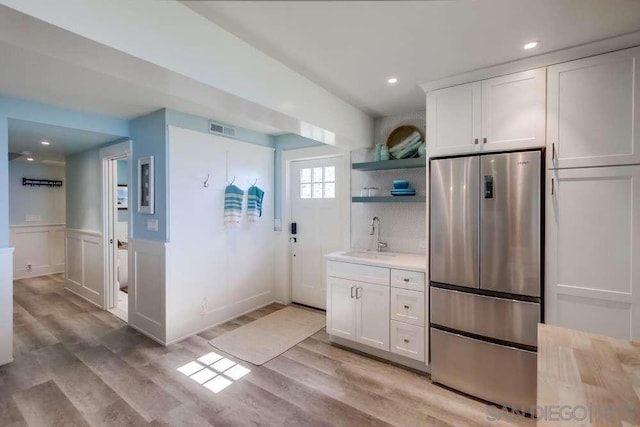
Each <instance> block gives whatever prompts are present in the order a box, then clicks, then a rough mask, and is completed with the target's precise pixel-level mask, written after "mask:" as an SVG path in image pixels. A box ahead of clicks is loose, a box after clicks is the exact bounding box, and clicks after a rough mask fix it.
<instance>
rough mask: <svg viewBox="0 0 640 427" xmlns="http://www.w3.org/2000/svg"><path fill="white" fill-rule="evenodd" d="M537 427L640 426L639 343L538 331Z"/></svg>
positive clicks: (570, 332)
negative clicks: (576, 426) (586, 426)
mask: <svg viewBox="0 0 640 427" xmlns="http://www.w3.org/2000/svg"><path fill="white" fill-rule="evenodd" d="M537 404H538V415H539V417H538V425H543V426H547V425H549V426H551V425H552V426H559V425H594V426H607V425H611V426H627V425H640V342H631V341H625V340H621V339H615V338H610V337H606V336H602V335H595V334H589V333H585V332H580V331H574V330H571V329H565V328H560V327H557V326H551V325H543V324H540V325H538V391H537Z"/></svg>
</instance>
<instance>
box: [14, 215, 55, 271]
mask: <svg viewBox="0 0 640 427" xmlns="http://www.w3.org/2000/svg"><path fill="white" fill-rule="evenodd" d="M64 233H65V226H64V224H52V225H19V226H18V225H16V226H11V227H9V241H10V244H11V246H13V247H14V248H15V253H14V256H13V278H14V279H23V278H25V277H36V276H43V275H45V274H54V273H62V272H64V267H65V265H64V264H65V262H64V259H65V250H64Z"/></svg>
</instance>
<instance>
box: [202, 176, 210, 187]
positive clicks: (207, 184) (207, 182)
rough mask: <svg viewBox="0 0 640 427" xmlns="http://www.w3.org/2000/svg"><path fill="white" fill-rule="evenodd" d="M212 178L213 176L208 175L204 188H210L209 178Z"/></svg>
mask: <svg viewBox="0 0 640 427" xmlns="http://www.w3.org/2000/svg"><path fill="white" fill-rule="evenodd" d="M210 177H211V174H207V179H205V180H204V183H203V185H204V188H207V187H208V186H209V178H210Z"/></svg>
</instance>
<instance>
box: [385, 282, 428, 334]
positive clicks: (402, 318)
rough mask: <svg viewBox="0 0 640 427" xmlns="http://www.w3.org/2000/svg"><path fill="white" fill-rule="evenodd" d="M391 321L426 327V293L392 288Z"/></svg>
mask: <svg viewBox="0 0 640 427" xmlns="http://www.w3.org/2000/svg"><path fill="white" fill-rule="evenodd" d="M391 319H392V320H397V321H399V322H405V323H409V324H411V325H416V326H423V327H424V292H417V291H409V290H407V289H398V288H391Z"/></svg>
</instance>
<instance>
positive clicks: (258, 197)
mask: <svg viewBox="0 0 640 427" xmlns="http://www.w3.org/2000/svg"><path fill="white" fill-rule="evenodd" d="M263 198H264V191H262V190H261V189H259V188H258V187H256V186H255V185H253V186H251V188H249V190H247V221H249V222H258V218H260V217H261V216H262V199H263Z"/></svg>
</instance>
